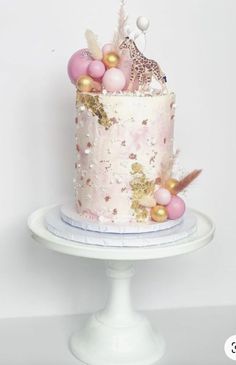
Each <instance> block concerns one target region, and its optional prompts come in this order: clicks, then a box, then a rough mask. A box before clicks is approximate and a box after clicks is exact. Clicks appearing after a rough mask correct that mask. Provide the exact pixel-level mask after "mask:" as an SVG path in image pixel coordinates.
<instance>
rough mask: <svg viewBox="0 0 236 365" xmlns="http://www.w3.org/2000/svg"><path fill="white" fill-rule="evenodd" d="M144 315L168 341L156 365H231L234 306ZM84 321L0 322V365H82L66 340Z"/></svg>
mask: <svg viewBox="0 0 236 365" xmlns="http://www.w3.org/2000/svg"><path fill="white" fill-rule="evenodd" d="M145 314H146V315H147V316H148V317H149V319H150V321H151V323H152V325H153V327H154V328H155V326H156V325H157V326H158V328H159V329H161V331H162V332H163V334H164V336H165V338H166V340H167V344H168V351H167V352H166V354H165V355H164V357H163V358H162V359H161V360H160V361H159V362H158V365H233V364H234V362H233V361H232V360H230V359H228V358H227V357H226V355H225V353H224V342H225V340H226V339H227V338H228V337H230V336H231V335H232V334H236V307H232V306H228V307H209V308H190V309H171V310H159V311H155V312H149V313H145ZM87 318H88V316H87V315H79V316H78V315H74V316H55V317H34V318H15V319H1V320H0V364H1V365H82V364H81V362H80V361H78V360H77V359H76V358H74V356H73V355H72V354H71V353H70V351H69V349H68V345H67V342H68V338H69V336H70V334H71V333H72V332H74V331H75V330H77V329H78V327H79V328H81V327H82V326H83V324H84V323H85V320H86V319H87ZM183 344H184V346H183ZM107 365H109V364H107Z"/></svg>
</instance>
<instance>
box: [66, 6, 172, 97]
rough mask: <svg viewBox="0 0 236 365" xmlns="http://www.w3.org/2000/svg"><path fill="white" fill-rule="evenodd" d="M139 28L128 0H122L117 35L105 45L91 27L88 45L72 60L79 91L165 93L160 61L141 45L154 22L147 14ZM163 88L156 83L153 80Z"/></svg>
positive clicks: (71, 74) (70, 69) (72, 76)
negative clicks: (134, 29)
mask: <svg viewBox="0 0 236 365" xmlns="http://www.w3.org/2000/svg"><path fill="white" fill-rule="evenodd" d="M136 25H137V28H138V30H139V31H138V32H132V31H131V30H130V29H129V27H128V16H127V15H126V12H125V0H121V5H120V10H119V15H118V25H117V28H116V31H115V32H114V36H113V39H112V41H111V42H110V43H106V44H105V45H103V46H102V47H101V46H100V44H99V42H98V37H97V35H96V34H95V33H94V32H93V31H91V30H87V31H86V32H85V38H86V41H87V48H84V49H80V50H79V51H77V52H76V53H74V54H73V55H72V57H71V58H70V60H69V63H68V74H69V77H70V79H71V81H72V83H73V84H75V85H76V88H77V90H78V92H95V93H107V92H108V93H136V94H137V93H141V94H142V93H154V92H155V93H156V92H158V93H164V92H165V91H166V82H167V78H166V75H165V74H164V72H163V71H162V69H161V67H160V66H159V64H158V63H157V62H156V61H154V60H151V59H148V58H147V57H145V56H144V54H143V53H142V52H141V51H140V50H139V49H138V47H137V45H136V40H137V38H139V37H141V36H143V38H144V40H145V43H146V32H147V30H148V28H149V25H150V22H149V20H148V19H147V18H146V17H144V16H140V17H138V19H137V21H136ZM154 80H156V81H157V82H158V84H159V89H157V90H155V89H153V87H152V84H153V81H154Z"/></svg>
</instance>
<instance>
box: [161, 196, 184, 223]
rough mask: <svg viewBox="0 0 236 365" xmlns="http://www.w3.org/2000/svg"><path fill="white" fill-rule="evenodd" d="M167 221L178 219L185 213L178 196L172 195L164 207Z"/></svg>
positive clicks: (182, 202) (182, 203)
mask: <svg viewBox="0 0 236 365" xmlns="http://www.w3.org/2000/svg"><path fill="white" fill-rule="evenodd" d="M166 209H167V213H168V218H169V219H178V218H180V217H182V215H183V214H184V212H185V203H184V201H183V199H181V198H180V197H179V196H176V195H172V198H171V201H170V203H169V204H168V205H167V207H166Z"/></svg>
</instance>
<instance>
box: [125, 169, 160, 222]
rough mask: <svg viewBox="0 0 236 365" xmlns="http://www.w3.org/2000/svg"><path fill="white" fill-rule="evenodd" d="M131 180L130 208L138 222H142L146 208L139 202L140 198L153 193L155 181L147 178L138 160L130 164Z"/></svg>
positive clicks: (145, 214)
mask: <svg viewBox="0 0 236 365" xmlns="http://www.w3.org/2000/svg"><path fill="white" fill-rule="evenodd" d="M131 175H132V177H133V178H132V180H131V182H130V186H131V190H132V204H131V208H132V209H133V210H134V213H135V216H136V219H137V221H138V222H143V221H145V220H146V219H147V217H148V213H149V212H148V209H147V208H145V207H143V206H141V205H140V204H139V201H140V199H142V198H143V197H144V196H145V195H152V194H153V193H154V188H155V182H154V181H150V180H148V179H147V177H146V175H145V174H144V172H143V167H142V165H141V164H139V163H138V162H136V163H133V164H132V171H131Z"/></svg>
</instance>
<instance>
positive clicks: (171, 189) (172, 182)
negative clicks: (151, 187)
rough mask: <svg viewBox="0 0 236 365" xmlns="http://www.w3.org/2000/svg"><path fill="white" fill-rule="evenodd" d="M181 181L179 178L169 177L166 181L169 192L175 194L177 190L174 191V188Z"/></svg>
mask: <svg viewBox="0 0 236 365" xmlns="http://www.w3.org/2000/svg"><path fill="white" fill-rule="evenodd" d="M178 183H179V181H178V180H176V179H172V178H171V179H168V180H167V181H166V183H165V188H166V189H167V190H169V192H170V193H171V194H175V191H174V189H175V187H176V185H177V184H178Z"/></svg>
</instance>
